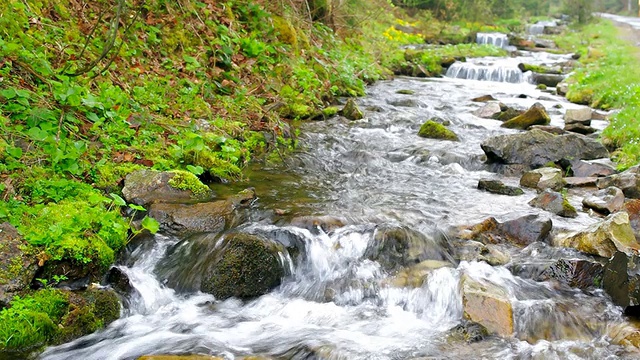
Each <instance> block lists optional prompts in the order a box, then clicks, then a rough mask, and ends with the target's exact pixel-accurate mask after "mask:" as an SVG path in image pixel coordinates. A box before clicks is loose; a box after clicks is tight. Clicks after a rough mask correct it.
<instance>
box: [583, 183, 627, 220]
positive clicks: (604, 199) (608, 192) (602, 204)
mask: <svg viewBox="0 0 640 360" xmlns="http://www.w3.org/2000/svg"><path fill="white" fill-rule="evenodd" d="M582 205H583V206H584V207H585V208H587V209H593V210H595V211H597V212H599V213H602V214H605V215H609V214H611V213H614V212H616V211H618V210H620V209H622V206H623V205H624V194H623V193H622V190H620V189H618V188H617V187H615V186H610V187H608V188H606V189H602V190H598V191H596V192H595V193H593V194H591V195H589V196H587V197H585V198H584V199H583V200H582Z"/></svg>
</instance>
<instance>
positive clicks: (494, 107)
mask: <svg viewBox="0 0 640 360" xmlns="http://www.w3.org/2000/svg"><path fill="white" fill-rule="evenodd" d="M501 112H502V106H501V105H500V103H499V102H497V101H489V102H487V103H486V104H485V105H484V106H482V107H481V108H479V109H477V110H475V111H474V112H473V113H472V114H473V115H475V116H477V117H481V118H484V119H493V118H494V117H496V116H498V115H500V113H501Z"/></svg>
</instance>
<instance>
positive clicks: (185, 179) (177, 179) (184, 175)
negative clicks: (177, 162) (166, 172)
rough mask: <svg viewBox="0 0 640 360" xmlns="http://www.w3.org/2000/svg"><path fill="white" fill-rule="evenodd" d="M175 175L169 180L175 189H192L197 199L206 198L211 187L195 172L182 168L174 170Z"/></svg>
mask: <svg viewBox="0 0 640 360" xmlns="http://www.w3.org/2000/svg"><path fill="white" fill-rule="evenodd" d="M173 173H174V175H173V177H171V179H170V180H169V185H170V186H171V187H173V188H175V189H179V190H186V191H191V194H193V197H194V198H195V199H203V198H206V197H207V196H208V195H209V194H210V193H211V189H209V187H208V186H207V185H205V184H203V183H202V181H200V179H198V177H197V176H195V175H194V174H193V173H190V172H188V171H182V170H174V171H173Z"/></svg>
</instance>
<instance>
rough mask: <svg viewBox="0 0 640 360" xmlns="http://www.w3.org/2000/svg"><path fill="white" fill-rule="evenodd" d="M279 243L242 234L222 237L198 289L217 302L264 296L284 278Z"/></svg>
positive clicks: (281, 246) (281, 248)
mask: <svg viewBox="0 0 640 360" xmlns="http://www.w3.org/2000/svg"><path fill="white" fill-rule="evenodd" d="M285 251H286V250H285V248H284V246H283V245H282V244H280V243H278V242H275V241H272V240H269V239H266V238H262V237H259V236H256V235H251V234H245V233H234V234H227V235H225V236H224V237H223V238H222V239H221V241H220V242H219V244H217V246H216V250H215V251H214V252H213V253H212V256H211V257H210V258H209V259H208V266H207V271H205V273H204V277H203V279H202V283H201V286H200V290H201V291H203V292H206V293H209V294H212V295H214V296H215V297H216V298H217V299H220V300H222V299H227V298H230V297H237V298H241V299H247V298H253V297H256V296H260V295H263V294H265V293H267V292H268V291H269V290H271V289H273V288H274V287H276V286H278V285H280V282H281V280H282V277H283V276H284V275H285V269H284V264H282V262H281V260H280V259H281V256H282V254H284V253H285Z"/></svg>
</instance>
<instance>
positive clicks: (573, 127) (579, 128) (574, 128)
mask: <svg viewBox="0 0 640 360" xmlns="http://www.w3.org/2000/svg"><path fill="white" fill-rule="evenodd" d="M564 129H565V130H566V131H569V132H574V133H576V134H582V135H589V134H593V133H594V132H596V131H597V130H596V129H594V128H592V127H591V126H587V125H583V124H579V123H574V124H567V125H565V126H564Z"/></svg>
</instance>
